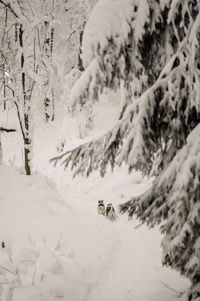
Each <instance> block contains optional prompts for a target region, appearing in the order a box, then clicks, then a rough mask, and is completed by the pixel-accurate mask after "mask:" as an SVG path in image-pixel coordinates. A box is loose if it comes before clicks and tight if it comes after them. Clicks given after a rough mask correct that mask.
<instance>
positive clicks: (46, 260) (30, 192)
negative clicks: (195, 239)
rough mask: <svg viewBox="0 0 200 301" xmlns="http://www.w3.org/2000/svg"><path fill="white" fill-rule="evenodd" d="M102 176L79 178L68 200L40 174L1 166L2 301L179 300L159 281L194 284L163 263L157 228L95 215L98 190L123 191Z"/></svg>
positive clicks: (178, 285) (181, 285)
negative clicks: (86, 182)
mask: <svg viewBox="0 0 200 301" xmlns="http://www.w3.org/2000/svg"><path fill="white" fill-rule="evenodd" d="M120 178H122V177H121V176H120V175H119V179H120ZM125 180H126V179H125ZM102 181H103V182H102V183H100V182H99V181H97V182H95V181H94V179H93V180H92V182H89V183H88V184H87V185H85V182H84V181H82V182H80V181H77V182H76V181H75V182H74V183H73V185H72V186H71V187H69V186H68V188H67V189H66V191H64V199H63V197H62V196H61V195H60V194H59V193H58V192H57V191H56V189H55V187H54V186H53V185H51V184H50V183H49V182H48V181H47V180H46V179H45V178H43V177H41V176H31V177H25V176H22V175H19V174H17V172H15V171H14V170H12V169H10V168H7V167H1V168H0V229H1V231H0V243H1V245H2V242H3V241H4V242H5V244H6V247H5V248H0V283H2V282H5V279H7V280H6V281H8V284H5V285H1V286H0V300H1V301H7V300H9V301H27V300H28V301H36V300H37V301H55V300H58V299H62V300H64V301H108V300H109V301H132V300H134V301H160V300H162V301H176V300H178V299H177V298H176V297H175V295H174V293H172V292H171V291H170V290H168V289H166V288H164V287H163V286H162V284H161V283H160V280H162V281H163V282H167V283H168V284H169V285H170V286H171V287H174V288H175V289H177V290H184V289H185V288H186V285H188V283H187V282H186V281H184V280H183V279H181V278H180V277H179V275H178V274H177V273H175V272H172V271H170V270H167V269H163V268H162V267H161V264H160V262H161V258H160V257H161V250H160V241H161V237H160V234H159V232H158V231H157V230H151V231H150V230H148V229H147V228H146V227H145V226H143V227H140V228H139V229H138V230H135V229H134V226H135V225H136V224H137V223H136V222H135V221H132V222H128V221H127V217H126V216H119V217H118V219H117V221H116V222H114V223H111V222H110V221H108V220H107V219H106V218H105V217H103V216H98V215H97V211H96V199H95V195H96V193H97V189H98V193H99V194H100V191H102V187H104V193H106V194H107V196H108V198H109V197H110V198H111V195H114V197H116V195H118V194H119V190H118V189H117V187H118V186H119V185H117V184H116V182H115V183H114V186H113V184H111V182H109V181H108V178H106V179H103V180H102ZM105 181H106V182H107V186H105ZM136 182H137V183H136ZM81 183H82V184H81ZM76 185H78V187H79V189H78V190H77V186H76ZM135 185H136V186H137V185H140V184H139V182H138V181H135ZM97 186H98V188H97ZM10 187H12V189H10ZM109 191H110V192H109ZM114 191H115V194H114ZM81 195H82V197H80V196H81ZM118 201H120V200H118ZM116 204H117V203H116ZM6 269H7V271H9V270H10V271H11V272H5V271H6ZM10 287H11V288H14V289H13V291H14V294H13V298H10V299H8V298H7V297H6V294H7V293H8V291H9V289H10Z"/></svg>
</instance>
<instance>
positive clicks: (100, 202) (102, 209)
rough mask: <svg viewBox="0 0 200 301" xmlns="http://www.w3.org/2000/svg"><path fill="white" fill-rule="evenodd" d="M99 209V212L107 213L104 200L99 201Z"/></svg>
mask: <svg viewBox="0 0 200 301" xmlns="http://www.w3.org/2000/svg"><path fill="white" fill-rule="evenodd" d="M97 211H98V214H102V215H105V205H104V203H103V200H100V201H98V207H97Z"/></svg>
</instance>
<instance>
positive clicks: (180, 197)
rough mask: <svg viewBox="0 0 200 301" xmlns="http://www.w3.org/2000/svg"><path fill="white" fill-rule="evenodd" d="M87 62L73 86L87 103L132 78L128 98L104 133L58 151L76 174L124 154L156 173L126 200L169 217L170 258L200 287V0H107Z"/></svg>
mask: <svg viewBox="0 0 200 301" xmlns="http://www.w3.org/2000/svg"><path fill="white" fill-rule="evenodd" d="M82 48H83V55H82V59H83V62H84V68H85V69H86V70H85V72H84V73H83V74H82V76H81V77H80V79H79V80H78V82H77V83H76V84H75V86H74V87H73V89H72V93H71V105H72V108H73V109H76V110H77V111H78V110H79V108H80V107H81V106H83V105H84V103H85V101H87V103H91V104H93V103H94V101H96V100H98V97H99V94H100V93H102V91H103V89H104V88H105V87H109V88H111V89H116V88H118V87H119V85H120V83H121V82H123V83H124V88H125V91H126V99H127V104H130V103H131V104H130V105H128V108H127V110H126V112H125V114H124V115H123V117H122V119H121V120H120V121H119V122H118V123H117V124H116V126H115V127H114V128H113V129H112V130H111V131H109V132H107V133H106V134H105V135H104V136H103V137H101V138H98V139H96V140H95V141H91V142H90V143H86V144H83V145H80V146H79V147H77V148H75V149H73V150H72V151H70V152H69V151H68V152H65V153H63V154H61V155H59V156H58V157H56V158H54V159H53V161H54V162H55V164H56V163H57V162H61V163H62V164H63V165H64V166H65V167H67V166H68V165H69V164H71V167H72V168H73V169H74V170H75V171H74V174H75V175H76V174H84V173H86V174H87V175H89V174H90V173H91V172H92V171H93V170H100V172H101V175H104V174H105V172H106V168H107V166H108V164H110V165H111V167H112V168H114V166H116V165H118V166H120V165H121V164H122V163H123V162H125V163H126V164H127V165H128V168H129V170H130V171H131V170H132V169H136V170H140V171H142V173H143V174H145V175H150V176H153V177H154V182H153V185H152V187H151V188H150V189H149V190H148V191H147V192H146V193H145V194H144V195H141V196H139V197H137V198H134V197H133V198H132V199H131V200H129V201H128V202H126V203H125V204H122V205H121V207H120V210H121V212H127V213H128V214H129V216H130V217H132V216H133V214H136V216H137V217H138V218H139V219H140V220H141V221H142V222H146V223H147V224H148V225H149V226H155V225H156V224H161V231H162V233H163V234H164V239H163V241H162V247H163V264H165V265H167V266H171V267H172V268H174V269H176V270H178V271H179V272H180V273H181V274H182V275H185V276H186V277H188V278H189V279H190V280H191V289H190V291H189V292H188V296H187V298H188V300H190V301H191V300H195V299H196V298H198V297H200V238H199V237H200V2H199V1H197V0H185V1H181V0H151V1H147V0H142V1H138V0H127V1H124V0H100V1H99V2H98V3H97V5H96V7H95V9H94V11H93V13H92V15H91V17H90V19H89V21H88V23H87V25H86V28H85V31H84V35H83V47H82Z"/></svg>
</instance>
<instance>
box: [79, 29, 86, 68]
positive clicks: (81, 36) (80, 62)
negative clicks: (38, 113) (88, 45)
mask: <svg viewBox="0 0 200 301" xmlns="http://www.w3.org/2000/svg"><path fill="white" fill-rule="evenodd" d="M79 41H80V46H79V53H78V69H79V70H80V71H81V72H83V71H84V70H85V69H84V67H83V61H82V58H81V54H82V49H81V47H82V42H83V30H82V31H81V32H80V37H79Z"/></svg>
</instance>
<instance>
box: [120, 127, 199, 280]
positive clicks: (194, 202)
mask: <svg viewBox="0 0 200 301" xmlns="http://www.w3.org/2000/svg"><path fill="white" fill-rule="evenodd" d="M199 183H200V125H198V126H197V127H196V128H195V129H194V130H193V131H192V132H191V133H190V135H189V136H188V138H187V143H186V145H185V146H184V147H183V148H182V149H181V150H180V151H178V152H177V154H176V156H175V157H174V159H173V160H172V161H171V163H170V164H169V166H168V167H167V168H166V170H165V171H164V172H163V173H162V174H161V175H160V177H158V178H156V180H155V181H154V184H153V187H152V188H150V189H149V190H148V191H147V192H146V193H145V194H144V195H142V196H140V197H138V198H132V199H131V200H130V201H128V202H127V203H125V204H123V205H121V206H120V210H121V212H122V213H124V212H128V214H129V217H132V216H133V214H136V216H137V217H138V218H139V219H140V220H142V221H143V222H146V223H147V224H148V225H150V226H154V225H155V224H160V223H162V226H161V231H162V232H163V233H164V234H165V237H164V239H163V242H162V246H163V249H164V253H163V263H164V264H166V265H170V266H172V267H173V268H175V269H178V270H179V268H180V267H182V268H181V273H182V274H184V275H186V276H187V277H188V278H189V279H190V280H191V281H192V282H193V283H194V284H195V285H197V284H198V283H199V282H198V281H199V280H198V275H199V270H200V257H199V252H200V239H199V229H200V202H199V200H200V185H199ZM180 252H181V254H182V256H180V255H179V254H180Z"/></svg>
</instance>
